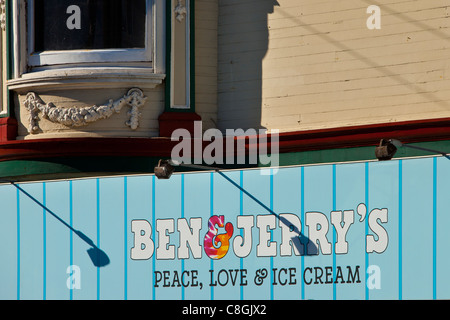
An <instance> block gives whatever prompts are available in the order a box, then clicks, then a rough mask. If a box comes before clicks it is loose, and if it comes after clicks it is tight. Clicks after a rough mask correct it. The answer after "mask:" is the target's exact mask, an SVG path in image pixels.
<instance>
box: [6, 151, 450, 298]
mask: <svg viewBox="0 0 450 320" xmlns="http://www.w3.org/2000/svg"><path fill="white" fill-rule="evenodd" d="M262 173H266V174H262ZM267 173H272V174H271V175H270V174H269V175H267ZM224 174H226V176H227V177H229V178H230V179H232V181H234V182H235V183H236V184H237V185H238V186H240V187H241V188H242V189H240V188H238V187H237V186H236V185H233V184H232V183H230V181H228V180H227V179H225V178H224V177H223V176H221V175H220V174H218V173H211V172H203V173H191V174H175V175H173V176H172V177H171V179H169V180H158V179H156V178H155V177H154V176H153V175H148V176H129V177H112V178H98V179H95V178H94V179H83V180H73V181H57V182H39V183H26V184H20V185H19V186H20V187H21V188H23V190H25V191H26V192H27V193H28V194H29V195H31V196H32V197H33V198H34V199H35V200H37V201H38V202H40V203H41V204H42V205H43V206H44V207H46V208H48V209H49V210H51V212H53V213H55V214H56V215H58V217H59V218H60V219H62V220H63V221H65V222H66V223H67V224H68V225H69V226H70V227H71V228H73V229H75V230H79V231H81V232H82V233H83V234H85V235H86V236H87V237H88V238H89V239H91V240H92V242H93V243H95V245H96V246H97V247H99V248H101V250H103V251H104V252H105V253H106V254H107V256H108V258H109V260H110V263H109V264H108V265H106V266H104V267H96V266H94V264H93V262H92V260H91V259H90V256H89V254H88V253H87V250H88V249H89V248H90V246H89V245H88V244H87V243H86V242H85V241H83V240H82V239H81V238H80V237H79V236H78V235H77V234H75V233H74V232H73V231H71V230H70V228H68V227H67V226H65V225H64V224H63V223H61V222H60V221H58V220H57V219H55V218H54V217H53V216H52V215H50V214H49V213H48V212H47V211H46V210H45V209H43V207H42V206H40V205H38V204H37V203H36V202H35V201H33V200H32V199H30V198H29V197H28V196H27V195H26V194H25V193H23V192H22V191H20V190H19V189H18V188H16V187H15V186H13V185H2V186H0V203H1V211H0V257H1V263H0V299H39V300H40V299H74V300H76V299H150V300H160V299H179V300H182V299H186V300H188V299H189V300H191V299H201V300H210V299H215V300H220V299H229V300H241V299H243V300H246V299H253V300H257V299H261V300H270V299H275V300H277V299H294V300H300V299H370V300H372V299H449V298H450V273H449V272H448V270H449V269H450V249H449V244H450V232H448V229H449V227H450V160H448V159H447V158H445V157H429V158H417V159H404V160H392V161H387V162H367V163H347V164H331V165H318V166H305V167H289V168H280V169H278V170H276V169H273V170H272V172H270V171H267V170H265V171H263V172H262V171H260V170H243V171H225V172H224ZM243 190H245V192H244V191H243ZM246 192H248V194H251V195H252V197H253V198H251V197H249V196H248V194H247V193H246ZM255 199H256V200H257V201H256V200H255ZM258 201H259V202H260V203H258ZM261 204H263V205H261ZM358 208H359V209H360V210H358ZM363 209H366V210H363ZM383 210H384V211H383ZM270 211H271V212H270ZM386 211H387V219H385V220H384V221H383V214H382V213H383V212H385V213H386ZM332 212H334V213H333V214H332ZM345 212H347V213H346V214H347V220H345V219H344V218H343V217H344V216H345ZM274 213H275V214H276V215H274ZM286 214H290V215H286ZM372 214H374V215H373V216H372V218H373V219H372V220H371V218H370V215H372ZM377 214H378V217H377V216H376V215H377ZM292 215H295V216H296V217H298V220H299V221H300V226H298V228H297V230H295V227H291V225H289V227H288V228H287V229H286V226H287V225H286V221H288V222H287V223H288V224H290V223H292V225H294V224H295V223H294V222H295V221H294V220H295V219H292V217H293V216H292ZM332 215H334V216H335V218H334V219H336V217H342V221H341V220H339V221H338V222H336V220H335V224H336V226H335V225H333V224H332V220H333V219H332ZM212 216H223V217H224V222H225V223H230V224H231V225H232V226H233V235H232V237H231V238H230V239H229V242H230V247H229V249H228V251H226V254H225V256H224V257H222V258H221V259H215V258H211V257H209V256H208V254H207V252H206V251H205V242H204V239H205V237H206V235H207V233H208V231H209V229H208V228H209V227H208V221H209V219H210V218H211V217H212ZM242 216H247V217H248V216H250V217H252V218H246V219H249V220H247V221H250V220H251V221H253V226H252V227H251V228H249V229H248V230H251V232H249V233H247V234H245V231H246V230H247V229H244V228H238V217H242ZM283 217H290V218H289V219H287V220H286V219H284V220H283ZM351 218H352V223H351V224H350V223H349V221H351V220H348V219H351ZM181 220H183V221H184V222H186V223H188V226H189V227H190V228H188V231H191V238H190V239H191V242H189V243H188V245H187V248H188V254H189V257H188V258H180V257H179V256H180V255H182V253H180V251H179V248H180V247H181V246H182V245H181V244H180V242H182V241H186V239H187V238H188V236H189V234H187V233H186V230H184V234H182V232H183V231H178V225H180V224H181V222H180V221H181ZM195 220H196V221H201V229H200V230H199V231H198V232H196V231H195V230H196V229H195V227H194V222H193V221H195ZM135 221H141V222H142V221H143V223H144V224H145V225H147V226H150V227H151V237H150V238H149V239H151V240H150V241H151V242H147V246H146V245H143V244H142V243H139V241H138V242H136V239H141V238H139V237H140V236H142V237H144V236H145V235H148V236H149V233H148V230H147V233H146V234H144V231H142V232H132V225H133V223H135ZM289 221H290V222H289ZM317 221H320V222H322V224H317ZM314 222H316V224H314ZM324 222H326V223H327V225H325V224H324ZM164 223H165V224H164ZM272 223H274V224H272ZM283 223H284V224H285V225H284V226H283ZM346 223H347V224H346ZM337 224H339V226H340V227H338V225H337ZM157 225H159V228H160V229H159V230H160V231H158V230H157V227H156V226H157ZM171 225H172V226H173V232H172V230H170V226H171ZM161 226H166V227H167V226H168V229H167V230H163V229H161V228H162V227H161ZM215 226H216V229H217V233H218V234H219V235H223V234H225V233H226V231H225V229H224V228H219V227H218V226H217V225H215ZM241 226H242V225H241ZM322 228H325V229H322ZM327 228H328V230H327ZM337 228H340V231H339V232H338V231H337ZM345 228H347V230H346V232H344V231H343V230H344V229H345ZM299 229H301V230H299ZM312 229H315V230H312ZM161 230H163V231H161ZM283 230H284V232H285V235H284V236H283ZM289 231H291V232H294V233H295V232H298V231H301V234H298V233H297V238H298V239H301V241H300V245H298V241H297V242H296V241H294V240H292V241H287V242H286V241H285V242H286V243H287V245H288V246H289V247H286V243H285V247H284V249H283V250H284V251H283V250H282V248H281V246H282V243H283V239H284V240H286V239H288V238H286V234H288V233H287V232H289ZM325 231H326V232H325ZM250 234H251V241H252V243H251V247H249V248H250V250H249V252H248V253H247V254H246V255H245V256H242V251H239V248H240V249H243V247H239V246H238V244H240V242H239V241H238V239H242V238H241V237H244V236H245V238H244V239H245V241H250V237H249V235H250ZM267 235H269V238H267ZM290 235H292V233H291V234H290ZM323 235H325V237H326V238H320V237H322V236H323ZM136 237H138V238H136ZM283 237H284V238H283ZM294 238H295V237H293V238H292V239H294ZM315 238H320V239H319V240H317V241H316V239H315ZM183 239H184V240H183ZM192 239H194V241H195V242H192ZM222 239H223V238H222ZM339 239H340V240H339ZM369 239H371V240H369ZM288 240H289V239H288ZM308 241H309V242H311V244H312V245H311V244H310V247H307V243H308ZM234 242H236V244H235V245H236V247H234V246H233V244H234ZM344 242H345V243H346V244H347V247H346V248H345V244H344ZM152 243H153V245H154V248H153V251H152V254H151V256H148V257H146V258H145V259H141V260H140V259H136V256H134V259H133V254H132V248H136V249H139V250H141V251H139V250H138V251H139V252H145V250H146V249H148V250H150V249H152V248H150V247H151V245H149V244H152ZM160 243H162V245H161V246H160ZM295 243H297V245H298V246H297V247H296V246H295V245H294V244H295ZM220 244H221V243H218V244H217V247H220ZM338 244H339V245H338ZM343 244H344V246H342V245H343ZM258 246H260V247H259V249H258ZM159 247H161V248H160V249H161V252H160V254H158V252H157V251H158V248H159ZM198 247H201V251H200V256H198V254H199V251H197V253H194V252H195V249H196V248H197V249H198ZM286 248H289V253H290V254H286V252H287V251H286ZM295 248H298V250H300V251H301V249H305V248H311V250H309V251H314V250H313V249H314V248H316V252H309V251H306V250H303V252H300V251H298V252H295ZM373 248H378V250H380V251H382V252H376V250H375V251H373V252H368V251H371V250H373ZM171 249H173V254H174V257H170V254H169V259H167V257H166V258H164V253H165V254H167V252H169V253H170V250H171ZM213 249H214V248H213ZM222 249H223V248H222ZM328 249H330V250H331V253H329V252H327V250H328ZM368 249H370V250H368ZM258 250H260V251H258ZM274 250H275V251H274ZM148 252H150V251H147V253H148ZM239 252H241V253H239ZM273 252H275V254H273ZM282 252H283V253H284V255H283V254H282ZM296 253H301V254H300V255H297V254H296ZM195 255H197V257H195ZM240 255H241V256H240ZM71 266H72V267H71Z"/></svg>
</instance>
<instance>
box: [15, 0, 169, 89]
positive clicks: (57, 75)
mask: <svg viewBox="0 0 450 320" xmlns="http://www.w3.org/2000/svg"><path fill="white" fill-rule="evenodd" d="M147 1H148V3H149V5H148V6H147V14H148V16H149V17H151V18H150V19H147V27H146V49H145V52H144V49H102V50H67V51H47V52H42V53H40V54H39V57H37V58H32V59H31V61H30V58H31V57H30V52H31V50H30V49H28V48H34V44H33V43H32V41H33V40H32V39H30V38H31V37H30V36H29V35H33V34H34V32H32V33H30V28H29V26H30V25H31V26H32V25H33V23H29V21H27V16H28V19H30V15H27V12H26V10H27V3H31V2H33V0H11V2H12V16H13V20H12V21H13V25H12V28H13V33H12V34H13V39H12V43H13V52H14V54H13V57H14V59H13V63H12V71H13V77H12V79H11V80H8V82H7V85H8V89H9V90H14V91H17V92H27V91H29V90H35V89H39V88H47V89H49V90H52V89H64V88H66V86H67V85H68V84H70V86H71V88H78V89H91V88H94V87H96V88H122V87H123V86H127V85H132V86H139V87H141V88H154V87H155V86H157V85H159V84H161V83H162V82H163V80H164V79H165V76H166V75H165V72H166V10H167V9H166V1H163V0H147ZM168 10H170V8H169V9H168ZM31 22H32V21H31ZM31 31H32V29H31ZM30 41H31V43H30ZM33 59H37V60H33ZM46 63H48V64H46Z"/></svg>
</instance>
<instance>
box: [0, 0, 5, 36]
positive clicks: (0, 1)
mask: <svg viewBox="0 0 450 320" xmlns="http://www.w3.org/2000/svg"><path fill="white" fill-rule="evenodd" d="M0 28H1V29H2V30H3V31H5V30H6V0H0Z"/></svg>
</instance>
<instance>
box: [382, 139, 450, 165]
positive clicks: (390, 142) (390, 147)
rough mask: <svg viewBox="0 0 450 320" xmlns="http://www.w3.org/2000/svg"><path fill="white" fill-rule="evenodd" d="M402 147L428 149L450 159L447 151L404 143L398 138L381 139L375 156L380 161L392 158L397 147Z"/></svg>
mask: <svg viewBox="0 0 450 320" xmlns="http://www.w3.org/2000/svg"><path fill="white" fill-rule="evenodd" d="M401 147H407V148H411V149H417V150H422V151H428V152H432V153H438V154H441V155H443V156H444V157H446V158H447V159H450V156H449V155H448V154H447V153H446V152H442V151H438V150H433V149H428V148H422V147H417V146H412V145H407V144H403V143H402V142H401V141H399V140H397V139H381V140H380V145H379V146H378V147H376V148H375V156H376V157H377V159H378V160H380V161H384V160H391V159H392V157H393V156H394V155H395V153H396V152H397V149H398V148H401Z"/></svg>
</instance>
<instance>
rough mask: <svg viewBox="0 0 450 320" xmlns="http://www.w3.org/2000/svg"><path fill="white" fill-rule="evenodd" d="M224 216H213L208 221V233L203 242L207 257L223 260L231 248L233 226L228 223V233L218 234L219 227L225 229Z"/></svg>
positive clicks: (226, 226) (226, 229)
mask: <svg viewBox="0 0 450 320" xmlns="http://www.w3.org/2000/svg"><path fill="white" fill-rule="evenodd" d="M224 221H225V217H224V216H212V217H211V218H209V221H208V229H209V230H208V233H207V234H206V236H205V239H204V241H203V247H204V249H205V252H206V255H207V256H208V257H210V258H211V259H217V260H218V259H222V258H223V257H225V255H226V254H227V253H228V249H229V248H230V238H231V237H232V236H233V230H234V228H233V225H232V224H231V223H230V222H228V223H227V224H226V225H225V231H226V233H222V234H218V233H219V230H218V229H217V227H220V228H223V227H224Z"/></svg>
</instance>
